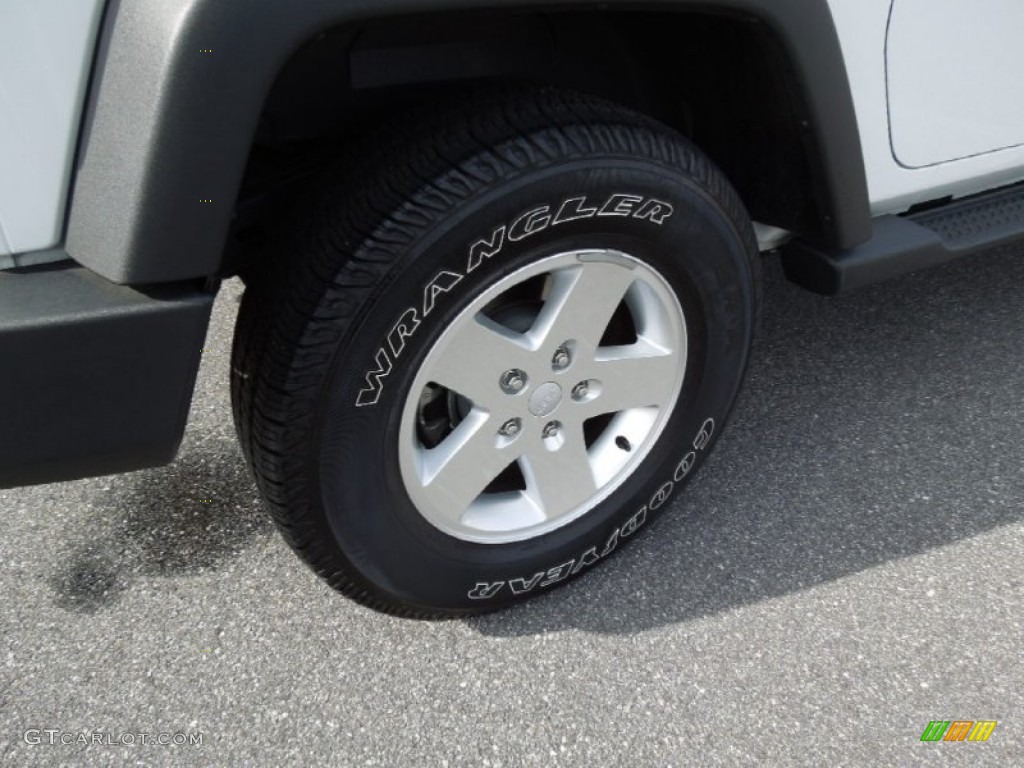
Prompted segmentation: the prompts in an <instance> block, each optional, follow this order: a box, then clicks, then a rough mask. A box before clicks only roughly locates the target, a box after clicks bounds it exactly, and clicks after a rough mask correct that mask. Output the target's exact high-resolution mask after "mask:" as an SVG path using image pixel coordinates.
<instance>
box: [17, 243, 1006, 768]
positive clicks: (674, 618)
mask: <svg viewBox="0 0 1024 768" xmlns="http://www.w3.org/2000/svg"><path fill="white" fill-rule="evenodd" d="M766 266H767V270H766V279H767V293H766V299H767V306H766V310H765V314H764V323H763V330H762V332H761V335H760V338H759V340H758V345H757V352H756V356H755V359H754V361H753V364H752V366H751V370H750V374H749V378H748V382H747V385H746V387H745V390H744V392H743V394H742V396H741V398H740V401H739V403H738V405H737V408H736V411H735V413H734V415H733V418H732V420H731V423H730V425H729V427H728V428H727V429H726V431H725V433H724V435H723V436H722V439H721V441H720V443H719V445H718V447H717V449H716V450H715V452H714V453H713V455H712V456H711V458H710V460H709V461H708V463H707V464H706V466H705V467H704V468H703V470H702V471H701V472H700V473H699V474H698V476H697V477H696V478H695V480H694V482H693V483H692V484H691V485H690V486H689V487H688V489H687V490H686V491H685V492H684V493H683V494H682V495H681V496H680V497H679V498H678V499H677V500H676V501H675V502H674V505H673V508H672V509H671V510H670V511H669V512H668V513H667V514H666V515H665V516H663V517H662V518H661V519H660V521H659V522H657V523H656V524H654V525H652V526H650V528H649V529H648V530H647V531H646V532H645V533H644V535H642V536H640V537H638V539H637V541H636V542H635V543H634V544H633V545H631V546H630V547H628V548H626V549H625V550H623V551H622V552H621V554H619V555H617V556H616V557H615V558H612V559H611V560H610V561H608V562H607V563H605V564H604V565H602V566H601V567H600V568H597V569H595V570H594V571H593V572H591V573H590V574H589V575H587V576H586V577H585V578H583V579H581V580H579V581H577V582H575V583H574V584H572V585H570V586H568V587H567V588H565V589H561V590H558V591H557V592H555V593H552V594H551V595H549V596H545V597H543V598H541V599H539V600H536V601H534V602H532V603H530V604H528V605H526V606H524V607H522V608H519V609H516V610H512V611H508V612H504V613H500V614H495V615H490V616H487V617H484V618H478V619H473V620H467V621H448V622H433V623H427V622H416V621H408V620H400V619H394V618H389V617H387V616H382V615H379V614H376V613H373V612H371V611H368V610H366V609H364V608H361V607H359V606H357V605H355V604H354V603H352V602H350V601H347V600H345V599H344V598H342V597H340V596H339V595H337V594H335V593H333V592H332V591H331V590H329V589H328V588H326V587H325V586H324V585H323V584H321V583H320V582H319V581H318V579H317V578H316V577H315V576H314V575H313V574H312V573H311V572H310V571H309V570H308V569H307V568H306V567H305V566H304V565H303V564H302V563H301V562H300V561H299V560H298V559H297V558H295V557H294V556H293V555H292V554H291V553H290V551H289V550H288V549H287V547H286V546H285V545H284V544H283V543H282V541H281V539H280V538H279V537H278V535H277V534H276V532H275V530H274V528H273V526H272V524H271V523H270V521H269V519H268V517H267V516H266V514H265V513H264V512H263V511H262V510H261V508H260V503H259V499H258V496H257V493H256V491H255V489H254V486H253V484H252V482H251V480H250V478H249V475H248V472H247V469H246V467H245V465H244V463H243V461H242V458H241V455H240V452H239V450H238V448H237V447H236V444H235V438H234V432H233V427H232V423H231V413H230V405H229V398H228V391H227V372H228V361H229V356H230V347H231V336H232V325H233V320H234V315H235V312H236V311H237V303H238V297H239V296H240V292H241V287H240V285H239V284H238V283H237V282H235V281H233V282H230V283H228V284H226V285H225V286H224V289H223V291H222V293H221V296H220V297H219V299H218V303H217V307H216V309H215V312H214V320H213V323H212V325H211V328H210V333H209V338H208V340H207V342H206V349H207V350H208V351H207V352H206V353H204V362H203V366H202V370H201V373H200V379H199V382H198V385H197V389H196V396H195V401H194V403H193V405H192V412H191V419H190V422H189V426H188V430H187V434H186V438H185V442H184V445H183V447H182V450H181V453H180V455H179V457H178V459H177V461H176V462H175V463H174V464H173V465H171V466H169V467H164V468H160V469H154V470H150V471H144V472H137V473H133V474H129V475H124V476H119V477H105V478H97V479H91V480H84V481H80V482H73V483H61V484H55V485H49V486H38V487H33V488H24V489H17V490H11V491H2V492H0V510H2V514H3V518H2V521H3V534H2V536H0V562H2V566H0V589H2V592H3V595H4V598H5V599H4V600H3V601H2V603H0V644H2V645H0V658H2V665H0V669H2V674H0V764H3V765H10V766H23V765H36V764H38V765H50V764H53V765H56V764H75V765H79V764H80V765H128V764H130V765H183V766H196V765H259V766H285V765H335V766H343V765H366V766H402V767H407V766H448V765H451V766H455V765H466V766H521V765H530V766H534V765H536V766H588V767H589V766H614V765H623V766H626V765H628V766H693V765H723V766H725V765H729V766H731V765H744V764H754V763H765V764H775V765H806V766H867V765H881V766H912V765H931V764H935V765H940V764H941V765H970V766H976V765H1007V766H1009V765H1024V736H1022V734H1024V659H1022V640H1024V627H1022V616H1024V588H1022V584H1024V522H1022V521H1024V471H1022V465H1024V407H1022V406H1024V252H1022V251H1021V250H1020V249H1016V250H1003V251H998V252H994V253H992V254H989V255H986V256H982V257H976V258H972V259H969V260H966V261H962V262H959V263H955V264H950V265H947V266H944V267H941V268H939V269H936V270H933V271H931V272H927V273H921V274H918V275H914V276H908V277H904V278H901V279H898V280H896V281H893V282H891V283H888V284H885V285H881V286H878V287H874V288H869V289H865V290H863V291H860V292H858V293H855V294H852V295H850V296H848V297H844V298H840V299H825V298H822V297H818V296H814V295H812V294H809V293H805V292H802V291H800V290H799V289H798V288H795V287H794V286H791V285H789V284H788V283H786V282H784V280H783V279H782V277H781V271H780V269H779V266H778V263H777V259H775V258H774V257H769V258H768V259H767V262H766ZM956 719H965V720H997V721H998V726H997V727H996V729H995V730H994V731H993V733H992V736H991V738H990V740H989V741H988V743H985V744H970V743H959V744H955V743H938V744H924V743H921V742H920V741H919V739H920V736H921V733H922V731H923V730H924V728H925V726H926V725H927V724H928V722H929V721H931V720H956ZM47 731H56V733H53V734H48V733H47ZM83 733H84V734H87V735H88V738H89V739H92V738H93V736H92V735H93V734H97V735H98V736H99V737H100V739H101V740H109V739H110V738H114V739H117V738H120V737H121V735H123V734H132V735H133V737H132V738H134V739H135V741H136V743H135V744H133V745H130V746H126V745H110V744H106V743H104V744H88V745H82V744H80V743H71V744H65V745H61V744H59V742H60V740H61V738H62V736H63V735H64V734H68V736H63V738H64V739H65V740H71V741H72V742H77V741H78V735H79V734H83ZM160 733H168V734H192V735H195V734H201V737H202V744H201V745H192V746H190V745H174V744H171V745H167V746H162V745H154V744H149V743H147V744H142V743H140V742H141V734H146V735H147V741H149V740H153V739H155V738H157V735H158V734H160ZM108 734H109V736H108ZM51 739H52V740H56V741H57V742H58V744H56V745H51V744H50V743H49V740H51ZM33 741H40V742H42V743H29V742H33Z"/></svg>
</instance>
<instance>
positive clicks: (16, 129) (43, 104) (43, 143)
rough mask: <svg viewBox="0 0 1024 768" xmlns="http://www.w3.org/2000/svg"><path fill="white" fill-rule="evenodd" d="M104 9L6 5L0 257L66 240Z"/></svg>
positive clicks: (95, 3)
mask: <svg viewBox="0 0 1024 768" xmlns="http://www.w3.org/2000/svg"><path fill="white" fill-rule="evenodd" d="M103 4H104V0H2V1H0V256H4V255H7V254H11V253H24V252H27V251H36V250H41V249H44V248H52V247H53V246H55V245H57V244H58V243H59V242H60V240H61V237H62V235H63V224H64V207H65V204H66V202H67V195H68V185H69V183H70V179H71V164H72V162H73V159H74V155H75V146H76V144H77V141H78V131H79V127H80V124H81V113H82V103H83V101H84V99H85V91H86V87H87V86H88V82H89V73H90V70H91V63H92V58H93V53H94V50H95V43H96V35H97V33H98V30H99V24H100V17H101V16H102V12H103Z"/></svg>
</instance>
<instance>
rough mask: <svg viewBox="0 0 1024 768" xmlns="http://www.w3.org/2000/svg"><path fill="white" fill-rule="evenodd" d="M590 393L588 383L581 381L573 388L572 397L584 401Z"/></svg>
mask: <svg viewBox="0 0 1024 768" xmlns="http://www.w3.org/2000/svg"><path fill="white" fill-rule="evenodd" d="M588 392H590V387H588V386H587V382H585V381H581V382H580V383H579V384H577V385H576V386H575V387H573V388H572V397H573V399H574V400H582V399H583V398H585V397H586V396H587V393H588Z"/></svg>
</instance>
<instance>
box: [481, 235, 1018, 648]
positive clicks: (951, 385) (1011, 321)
mask: <svg viewBox="0 0 1024 768" xmlns="http://www.w3.org/2000/svg"><path fill="white" fill-rule="evenodd" d="M766 268H767V269H766V287H767V291H766V306H765V314H764V320H763V324H762V331H761V334H760V338H759V339H758V342H757V351H756V353H755V357H754V360H753V361H752V364H751V369H750V373H749V378H748V382H747V386H746V387H745V389H744V392H743V394H742V395H741V397H740V400H739V402H738V404H737V408H736V411H735V413H734V415H733V418H732V419H731V423H730V425H729V427H728V428H727V430H726V431H725V433H724V435H723V437H722V440H721V441H720V443H719V445H718V447H717V449H716V451H715V452H714V453H713V455H712V456H711V457H710V458H709V460H708V463H707V464H706V465H705V467H704V468H703V470H702V471H701V472H700V473H698V476H697V477H696V478H695V480H694V482H693V483H692V484H691V485H690V486H689V488H687V489H686V491H685V492H684V493H682V494H681V496H680V497H679V498H678V499H677V500H676V501H675V502H674V505H673V507H672V508H671V509H669V510H668V511H667V513H666V514H665V515H663V516H662V518H661V519H660V520H658V521H656V522H655V523H653V524H651V525H650V526H649V530H648V531H647V532H646V535H644V536H643V537H641V538H640V539H639V540H638V541H636V542H635V544H634V545H633V546H631V547H629V548H627V549H626V550H624V551H623V552H621V553H620V554H619V555H617V556H616V557H615V558H613V559H612V560H610V561H609V562H608V563H606V564H605V565H604V566H602V567H601V568H597V569H595V570H594V571H593V572H592V573H591V574H589V575H588V576H587V577H586V578H583V579H580V580H578V581H577V582H575V583H574V584H573V585H570V586H568V587H567V588H565V589H561V590H557V591H555V592H553V593H551V594H550V595H549V596H546V597H543V598H541V599H539V600H536V601H533V602H532V603H530V604H527V605H525V606H523V607H521V608H518V609H515V610H512V611H506V612H503V613H497V614H491V615H489V616H485V617H481V618H477V619H472V620H469V621H468V624H469V626H471V627H473V628H474V629H476V630H477V631H479V632H480V633H482V634H485V635H494V636H520V635H530V634H535V633H540V632H544V631H550V630H558V629H582V630H586V631H592V632H600V633H623V634H630V633H636V632H641V631H644V630H647V629H651V628H656V627H659V626H663V625H668V624H675V623H679V622H685V621H688V620H691V619H697V618H701V617H705V616H710V615H713V614H717V613H719V612H723V611H729V610H732V609H736V608H738V607H741V606H744V605H750V604H754V603H758V602H761V601H764V600H768V599H771V598H773V597H778V596H781V595H785V594H788V593H791V592H794V591H797V590H803V589H808V588H812V587H814V586H816V585H819V584H823V583H826V582H831V581H834V580H837V579H841V578H843V577H846V576H851V575H854V574H857V573H858V572H861V571H864V570H866V569H869V568H872V567H874V566H877V565H880V564H883V563H886V562H888V561H891V560H896V559H900V558H905V557H908V556H912V555H917V554H921V553H924V552H928V551H929V550H932V549H934V548H936V547H942V546H944V545H948V544H952V543H955V542H957V541H961V540H964V539H969V538H971V537H974V536H976V535H978V534H981V533H983V532H986V531H990V530H993V529H996V528H998V527H1000V526H1004V525H1007V524H1011V523H1016V522H1019V521H1020V520H1021V519H1022V518H1024V472H1022V471H1021V467H1022V464H1024V402H1022V401H1024V396H1022V393H1024V354H1022V350H1024V253H1022V252H1021V251H1020V250H1019V249H1017V250H1002V251H996V252H993V253H991V254H987V255H985V256H980V257H975V258H971V259H967V260H965V261H962V262H959V263H953V264H949V265H946V266H943V267H941V268H938V269H936V270H932V271H930V272H923V273H920V274H918V275H913V276H908V277H904V278H901V279H898V280H895V281H893V282H890V283H888V284H884V285H880V286H877V287H873V288H868V289H864V290H862V291H859V292H856V293H854V294H851V295H849V296H846V297H842V298H838V299H826V298H822V297H818V296H814V295H812V294H809V293H806V292H803V291H801V290H800V289H798V288H796V287H795V286H792V285H790V284H788V283H786V282H785V281H784V279H783V278H782V275H781V268H780V267H779V264H778V259H777V258H769V259H768V260H767V261H766ZM978 567H979V568H984V563H979V564H978ZM516 575H518V574H516ZM524 575H526V576H529V574H524ZM892 587H893V589H894V590H895V589H911V590H916V589H920V590H921V591H922V593H923V592H924V591H925V590H926V589H927V587H926V586H925V585H922V584H916V583H914V584H906V583H899V584H896V583H894V584H893V585H892Z"/></svg>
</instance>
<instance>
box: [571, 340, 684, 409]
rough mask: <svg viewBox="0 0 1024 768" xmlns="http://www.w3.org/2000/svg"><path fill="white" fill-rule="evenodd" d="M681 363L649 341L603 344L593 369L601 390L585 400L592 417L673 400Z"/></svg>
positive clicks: (593, 374) (591, 368)
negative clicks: (609, 345) (625, 344)
mask: <svg viewBox="0 0 1024 768" xmlns="http://www.w3.org/2000/svg"><path fill="white" fill-rule="evenodd" d="M678 367H679V362H678V360H677V358H676V355H674V354H672V353H669V352H666V351H665V350H663V349H662V348H660V347H658V346H656V345H654V344H651V343H649V342H645V341H643V340H641V341H638V342H637V343H636V344H631V345H629V346H623V347H603V348H601V349H600V350H599V351H598V359H597V360H595V361H594V363H593V364H592V366H591V367H590V368H589V371H590V372H592V373H591V374H590V375H592V376H593V378H594V379H596V380H597V381H598V382H600V385H601V393H600V395H599V396H598V397H595V398H594V399H593V400H591V401H589V402H587V403H584V404H583V408H585V409H586V413H587V415H588V416H597V415H599V414H602V413H614V412H617V411H622V410H625V409H627V408H642V407H646V406H663V405H665V404H666V403H668V402H669V401H670V400H671V399H672V395H673V392H674V389H675V386H676V374H677V371H678Z"/></svg>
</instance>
